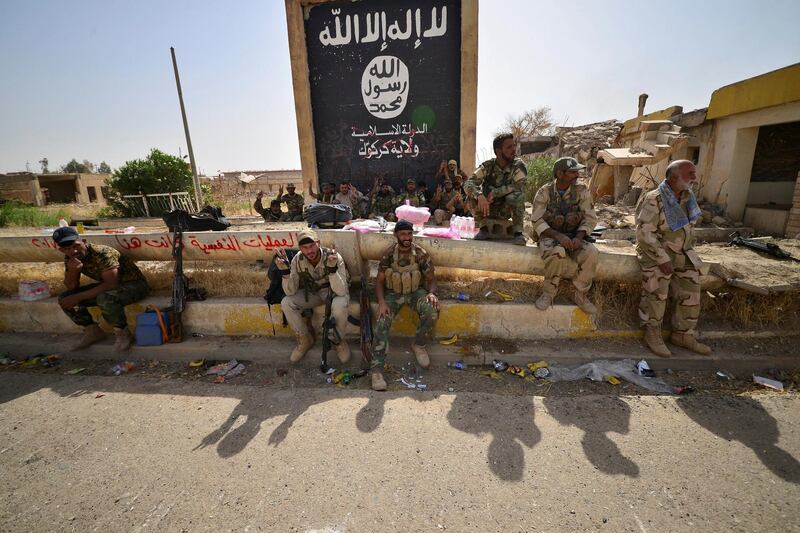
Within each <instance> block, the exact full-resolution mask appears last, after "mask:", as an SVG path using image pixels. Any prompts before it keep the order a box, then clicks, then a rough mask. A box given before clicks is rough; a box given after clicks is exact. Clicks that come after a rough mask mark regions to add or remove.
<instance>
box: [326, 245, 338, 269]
mask: <svg viewBox="0 0 800 533" xmlns="http://www.w3.org/2000/svg"><path fill="white" fill-rule="evenodd" d="M337 270H339V254H337V253H336V248H331V249H330V251H329V252H328V257H326V258H325V271H326V272H327V273H328V274H333V273H334V272H336V271H337Z"/></svg>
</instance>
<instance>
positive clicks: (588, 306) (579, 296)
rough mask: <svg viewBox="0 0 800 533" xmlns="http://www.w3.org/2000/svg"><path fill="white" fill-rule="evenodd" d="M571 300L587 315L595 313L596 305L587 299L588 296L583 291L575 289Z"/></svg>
mask: <svg viewBox="0 0 800 533" xmlns="http://www.w3.org/2000/svg"><path fill="white" fill-rule="evenodd" d="M572 301H573V302H575V305H577V306H578V307H580V308H581V311H583V312H584V313H586V314H587V315H594V314H596V313H597V307H595V305H594V304H593V303H592V302H591V301H589V297H588V296H586V293H585V292H581V291H578V290H576V291H575V292H573V293H572Z"/></svg>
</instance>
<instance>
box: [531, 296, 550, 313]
mask: <svg viewBox="0 0 800 533" xmlns="http://www.w3.org/2000/svg"><path fill="white" fill-rule="evenodd" d="M533 305H535V306H536V309H538V310H539V311H547V310H548V309H549V308H550V306H551V305H553V295H552V294H550V293H547V292H543V293H542V295H541V296H539V298H537V300H536V301H535V302H534V303H533Z"/></svg>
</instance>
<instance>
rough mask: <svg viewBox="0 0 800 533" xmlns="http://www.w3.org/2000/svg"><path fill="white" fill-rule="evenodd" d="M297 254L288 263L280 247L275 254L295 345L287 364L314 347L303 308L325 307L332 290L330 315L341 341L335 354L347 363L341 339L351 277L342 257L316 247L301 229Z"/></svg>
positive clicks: (347, 351) (314, 237)
mask: <svg viewBox="0 0 800 533" xmlns="http://www.w3.org/2000/svg"><path fill="white" fill-rule="evenodd" d="M298 244H299V245H300V253H299V254H297V255H295V256H294V257H293V258H292V262H291V264H290V263H289V262H288V260H287V257H286V250H284V249H283V248H281V249H279V250H278V251H277V252H275V253H276V254H277V256H278V259H277V260H276V262H275V263H276V265H277V267H278V269H279V270H280V272H281V275H282V276H283V281H282V284H283V292H285V293H286V296H285V297H284V298H283V300H281V308H282V309H283V314H284V315H286V321H287V322H289V326H291V328H292V330H294V332H295V334H296V335H297V346H296V347H295V349H294V350H292V354H291V355H290V356H289V361H291V362H292V363H296V362H298V361H300V359H302V358H303V356H305V355H306V353H307V352H308V350H310V349H311V347H312V346H314V337H313V336H312V335H311V332H310V331H309V329H308V326H307V325H306V322H305V320H304V319H303V316H302V312H303V310H304V309H313V308H315V307H317V306H320V305H324V304H325V301H326V300H327V299H328V296H329V295H330V291H333V294H334V296H333V301H332V303H331V314H332V315H333V318H334V319H335V321H336V332H337V333H338V334H339V338H340V339H341V342H340V343H339V344H338V345H336V354H337V355H338V356H339V360H340V361H341V362H342V363H346V362H348V361H349V360H350V347H349V346H348V344H347V341H346V340H345V338H344V328H345V326H346V325H347V305H348V304H349V303H350V275H349V274H348V273H347V266H346V265H345V264H344V260H343V259H342V256H341V255H339V254H338V253H337V252H336V250H335V249H329V248H323V247H321V246H320V245H319V237H317V234H316V233H315V232H314V231H313V230H311V229H304V230H303V231H301V232H300V234H299V235H298Z"/></svg>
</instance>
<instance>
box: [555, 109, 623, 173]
mask: <svg viewBox="0 0 800 533" xmlns="http://www.w3.org/2000/svg"><path fill="white" fill-rule="evenodd" d="M622 127H623V124H622V122H620V121H618V120H606V121H604V122H595V123H594V124H586V125H584V126H575V127H572V128H567V127H561V128H557V129H556V135H557V136H558V138H559V147H558V149H559V154H560V156H561V157H574V158H575V159H577V160H578V161H579V162H580V163H582V164H584V165H586V166H587V167H588V168H587V173H591V170H592V168H594V166H595V164H597V152H598V151H600V150H603V149H605V148H610V147H611V146H612V145H613V143H614V139H616V138H617V135H618V134H619V132H620V130H621V129H622Z"/></svg>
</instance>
